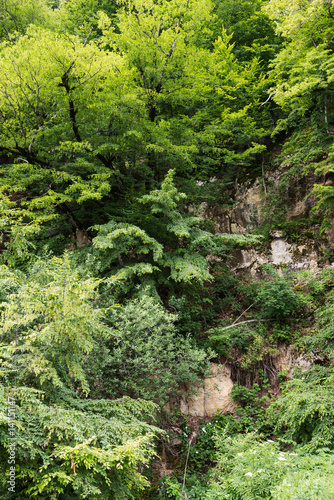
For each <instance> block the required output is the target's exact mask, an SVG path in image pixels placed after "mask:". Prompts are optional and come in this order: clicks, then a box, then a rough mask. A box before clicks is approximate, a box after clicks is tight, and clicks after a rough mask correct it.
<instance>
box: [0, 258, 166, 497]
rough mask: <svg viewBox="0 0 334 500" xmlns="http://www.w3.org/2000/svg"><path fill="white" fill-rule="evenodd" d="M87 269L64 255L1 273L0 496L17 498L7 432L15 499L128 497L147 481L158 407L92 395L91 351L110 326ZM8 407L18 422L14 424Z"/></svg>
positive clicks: (4, 269) (138, 401) (95, 282)
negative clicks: (23, 269)
mask: <svg viewBox="0 0 334 500" xmlns="http://www.w3.org/2000/svg"><path fill="white" fill-rule="evenodd" d="M83 272H84V271H83V270H82V269H79V268H73V265H72V263H71V261H70V258H69V257H66V256H65V257H64V258H63V259H60V258H52V259H49V260H48V261H39V262H37V263H36V264H35V266H34V267H33V268H31V269H30V270H29V272H28V273H26V274H24V273H22V272H18V271H16V272H13V271H11V270H9V269H8V268H6V267H4V266H3V267H2V269H1V289H2V291H3V296H2V300H3V301H2V303H1V313H2V314H1V335H2V337H1V338H2V346H1V354H0V374H1V392H0V396H1V398H0V434H1V447H0V456H1V460H0V467H1V470H2V472H3V473H2V480H1V486H0V488H1V496H2V497H3V498H11V494H10V492H9V490H8V483H7V479H8V473H9V469H8V467H9V465H8V457H9V456H10V445H12V443H13V440H10V439H9V437H10V436H14V438H15V467H16V489H15V496H16V498H20V499H21V498H22V499H23V498H35V497H36V498H54V499H56V498H58V497H59V495H60V494H64V495H74V496H76V497H79V498H92V499H95V498H96V499H97V498H106V499H109V498H111V497H113V498H124V499H126V498H133V496H132V493H133V492H136V491H140V490H141V489H142V488H143V487H144V486H145V485H146V484H147V481H146V479H145V478H144V476H143V475H142V474H141V473H140V472H139V471H138V465H139V464H142V465H143V464H147V463H148V461H149V460H150V457H152V456H153V455H154V451H153V440H154V437H155V436H157V435H158V434H159V432H160V431H159V430H158V429H157V428H156V427H154V426H152V425H148V424H147V423H146V421H147V420H148V419H152V418H153V413H154V412H155V409H156V408H155V405H154V404H152V403H150V402H144V401H140V400H136V401H134V400H131V399H129V398H123V399H121V400H113V401H112V400H110V399H105V400H103V399H95V400H93V399H87V397H86V396H87V394H88V393H89V391H90V387H89V383H88V377H87V375H88V370H87V366H86V364H87V357H88V356H89V353H90V352H92V350H93V349H94V348H97V345H98V344H101V343H103V339H105V338H106V337H108V332H109V333H110V329H108V327H107V325H106V323H105V321H104V319H103V315H104V311H103V310H101V309H100V308H99V307H98V306H97V305H96V300H97V286H98V285H99V280H96V279H93V278H89V277H87V276H86V277H84V275H83ZM9 404H10V405H11V407H10V408H11V410H12V412H11V413H10V415H12V416H13V415H15V418H12V419H9V420H8V417H9V416H10V415H9V413H8V405H9ZM9 424H10V425H9ZM9 430H10V432H11V434H9ZM14 438H13V439H14Z"/></svg>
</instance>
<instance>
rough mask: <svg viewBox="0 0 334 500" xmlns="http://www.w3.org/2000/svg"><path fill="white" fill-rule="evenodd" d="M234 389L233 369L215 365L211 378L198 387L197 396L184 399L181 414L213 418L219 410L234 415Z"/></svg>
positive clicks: (212, 368)
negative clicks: (230, 394) (231, 395)
mask: <svg viewBox="0 0 334 500" xmlns="http://www.w3.org/2000/svg"><path fill="white" fill-rule="evenodd" d="M232 388H233V382H232V380H231V369H230V368H229V367H228V366H226V365H219V364H216V363H213V364H212V366H211V373H210V376H209V377H207V378H205V379H204V380H203V383H202V384H201V385H199V384H198V385H197V386H196V389H197V394H196V395H193V396H188V397H185V396H184V397H183V398H182V400H181V412H182V413H183V414H184V415H191V416H194V417H201V418H205V417H212V415H213V414H214V413H216V412H217V410H221V411H222V412H223V413H226V414H227V413H233V412H234V411H235V410H236V403H235V401H234V400H233V399H232V398H231V397H230V396H229V393H230V392H231V390H232Z"/></svg>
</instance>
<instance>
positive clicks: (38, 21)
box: [0, 0, 53, 41]
mask: <svg viewBox="0 0 334 500" xmlns="http://www.w3.org/2000/svg"><path fill="white" fill-rule="evenodd" d="M52 14H53V13H52V10H51V9H50V7H49V4H48V2H47V1H46V0H1V1H0V41H2V40H9V39H11V37H13V36H17V35H23V34H24V33H25V32H26V30H27V28H28V27H29V25H30V24H34V25H35V26H43V27H49V26H52V24H53V15H52Z"/></svg>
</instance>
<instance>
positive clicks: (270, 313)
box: [256, 273, 301, 321]
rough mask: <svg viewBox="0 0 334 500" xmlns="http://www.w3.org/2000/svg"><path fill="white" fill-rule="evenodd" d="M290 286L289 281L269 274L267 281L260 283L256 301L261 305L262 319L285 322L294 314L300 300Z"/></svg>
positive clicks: (275, 274)
mask: <svg viewBox="0 0 334 500" xmlns="http://www.w3.org/2000/svg"><path fill="white" fill-rule="evenodd" d="M292 285H293V284H292V282H291V281H289V280H288V279H287V278H285V277H280V276H278V274H277V273H271V274H270V275H269V280H268V281H264V282H262V283H261V286H260V288H259V290H258V292H257V297H256V301H257V302H258V304H260V305H261V312H262V316H263V317H264V318H267V319H272V320H279V321H285V320H287V319H288V318H289V317H291V316H293V315H294V314H295V312H296V310H298V308H299V307H300V306H301V300H300V298H299V296H298V294H297V292H296V291H295V290H294V289H293V286H292Z"/></svg>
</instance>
